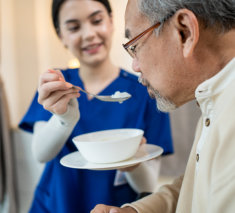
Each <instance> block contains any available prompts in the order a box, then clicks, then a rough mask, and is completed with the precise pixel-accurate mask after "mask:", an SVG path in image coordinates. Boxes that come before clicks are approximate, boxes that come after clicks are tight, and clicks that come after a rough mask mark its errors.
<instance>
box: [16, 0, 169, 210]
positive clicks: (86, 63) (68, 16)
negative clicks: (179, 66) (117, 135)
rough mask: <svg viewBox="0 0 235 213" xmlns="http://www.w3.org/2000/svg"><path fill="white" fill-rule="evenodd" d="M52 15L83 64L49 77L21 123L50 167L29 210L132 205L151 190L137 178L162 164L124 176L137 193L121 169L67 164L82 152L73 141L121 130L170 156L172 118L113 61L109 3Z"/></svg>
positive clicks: (76, 1)
mask: <svg viewBox="0 0 235 213" xmlns="http://www.w3.org/2000/svg"><path fill="white" fill-rule="evenodd" d="M52 17H53V24H54V27H55V30H56V33H57V35H58V37H59V38H60V40H61V42H62V43H63V45H64V46H65V47H66V48H67V49H68V50H69V51H71V53H72V54H73V55H74V56H75V57H77V58H78V59H79V61H80V64H81V65H80V68H79V69H66V70H62V71H59V70H48V71H46V72H45V73H43V74H42V75H41V77H40V80H39V87H38V92H37V93H36V95H35V97H34V99H33V101H32V104H31V105H30V107H29V109H28V111H27V112H26V114H25V116H24V117H23V119H22V121H21V123H20V125H19V126H20V128H22V129H24V130H26V131H29V132H33V141H32V151H33V154H34V156H35V157H36V158H37V160H38V161H40V162H46V166H45V169H44V172H43V174H42V177H41V179H40V182H39V184H38V186H37V188H36V191H35V195H34V199H33V202H32V206H31V209H30V212H32V213H42V212H43V213H45V212H56V213H73V212H74V213H75V212H76V213H88V212H90V210H91V209H92V208H93V207H94V206H95V205H96V204H98V203H105V204H109V205H115V206H116V205H121V204H123V203H127V202H131V201H133V200H135V199H136V197H137V193H140V192H144V191H149V189H145V186H144V184H143V186H141V185H138V184H137V185H136V184H135V180H134V179H135V177H134V176H135V175H138V174H139V173H142V176H144V174H143V171H146V174H147V173H148V172H147V171H149V170H150V171H151V170H154V169H157V168H156V165H158V164H157V163H156V164H154V163H151V164H146V165H140V166H138V167H137V168H135V169H133V171H131V172H126V173H127V174H128V175H127V176H128V178H127V179H128V180H129V183H130V182H131V183H130V184H131V185H132V186H133V188H132V187H131V186H130V185H129V183H128V182H127V181H126V178H125V175H123V173H122V172H120V171H117V170H111V171H93V170H77V169H71V168H66V167H64V166H62V165H61V164H60V159H61V158H62V157H63V156H65V155H67V154H69V153H71V152H74V151H76V150H77V149H76V148H75V146H74V144H73V142H72V138H73V137H75V136H77V135H80V134H84V133H88V132H93V131H99V130H107V129H117V128H140V129H143V130H144V137H145V138H146V139H147V142H148V143H151V144H156V145H159V146H161V147H163V149H164V154H169V153H172V151H173V148H172V141H171V133H170V125H169V117H168V114H164V113H160V112H157V111H156V106H155V103H154V101H153V100H152V99H150V98H149V96H148V93H147V91H146V89H145V88H144V87H143V86H142V85H141V84H139V83H138V81H137V77H136V76H134V75H132V74H130V73H128V72H126V71H125V70H123V69H120V68H119V67H116V66H114V65H113V63H112V62H111V60H110V57H109V53H110V48H111V42H112V34H113V17H112V11H111V7H110V4H109V2H108V0H53V4H52ZM71 84H73V85H76V86H79V87H81V88H83V89H86V90H88V91H89V92H91V93H94V94H100V95H110V94H114V93H115V91H117V90H118V91H121V92H128V93H130V94H131V95H132V98H131V99H129V100H127V101H125V102H123V103H122V104H119V103H108V102H102V101H99V100H97V99H94V98H92V97H89V96H87V95H86V94H84V93H81V94H80V93H79V90H78V89H75V88H74V87H72V85H71ZM38 102H39V103H38ZM156 162H157V161H156ZM138 170H139V172H138ZM141 171H142V172H141ZM156 173H157V171H156ZM131 174H134V175H131ZM130 176H132V177H131V178H130ZM137 179H138V178H137ZM153 182H154V181H153ZM153 184H154V183H153ZM151 186H152V185H151ZM147 187H149V186H147ZM150 190H151V189H150Z"/></svg>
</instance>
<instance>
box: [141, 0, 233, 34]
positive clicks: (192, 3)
mask: <svg viewBox="0 0 235 213" xmlns="http://www.w3.org/2000/svg"><path fill="white" fill-rule="evenodd" d="M138 1H139V9H140V11H141V12H142V13H143V14H144V15H145V16H147V17H148V19H149V20H150V22H152V23H156V22H161V23H162V24H163V23H164V22H165V21H166V20H168V19H169V18H170V17H172V16H173V15H174V14H175V13H176V11H177V10H179V9H183V8H186V9H189V10H191V11H192V12H193V13H194V14H195V16H196V17H197V18H198V19H199V20H200V21H201V22H202V23H203V25H204V27H206V28H214V29H215V30H216V31H217V32H218V33H223V32H227V31H229V30H231V29H232V28H235V0H138Z"/></svg>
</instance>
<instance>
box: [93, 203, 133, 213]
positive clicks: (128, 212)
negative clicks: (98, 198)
mask: <svg viewBox="0 0 235 213" xmlns="http://www.w3.org/2000/svg"><path fill="white" fill-rule="evenodd" d="M91 213H137V211H136V210H135V209H133V208H131V207H124V208H118V207H114V206H106V205H103V204H99V205H96V207H95V208H94V209H93V210H91Z"/></svg>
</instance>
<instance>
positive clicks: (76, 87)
mask: <svg viewBox="0 0 235 213" xmlns="http://www.w3.org/2000/svg"><path fill="white" fill-rule="evenodd" d="M73 88H75V89H79V90H80V91H82V92H84V93H86V94H88V95H90V96H93V97H96V95H94V94H91V93H89V92H87V91H86V90H84V89H82V88H81V87H78V86H74V85H73Z"/></svg>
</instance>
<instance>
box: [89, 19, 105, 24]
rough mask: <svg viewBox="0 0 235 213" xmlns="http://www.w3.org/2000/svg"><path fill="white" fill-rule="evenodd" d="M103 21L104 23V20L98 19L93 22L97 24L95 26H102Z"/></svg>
mask: <svg viewBox="0 0 235 213" xmlns="http://www.w3.org/2000/svg"><path fill="white" fill-rule="evenodd" d="M102 21H103V20H102V19H96V20H94V21H92V23H93V24H95V25H98V24H100V23H101V22H102Z"/></svg>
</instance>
